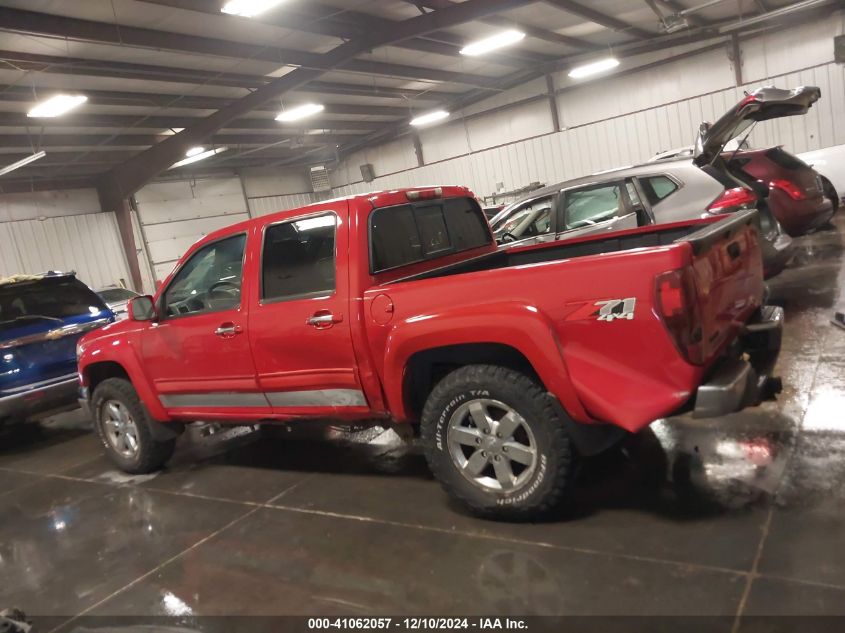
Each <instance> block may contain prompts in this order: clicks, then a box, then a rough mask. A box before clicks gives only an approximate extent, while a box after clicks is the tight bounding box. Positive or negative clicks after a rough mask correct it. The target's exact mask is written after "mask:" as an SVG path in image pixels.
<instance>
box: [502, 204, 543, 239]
mask: <svg viewBox="0 0 845 633" xmlns="http://www.w3.org/2000/svg"><path fill="white" fill-rule="evenodd" d="M551 214H552V197H551V196H550V197H547V198H540V199H539V200H532V201H531V202H526V203H525V205H523V206H522V207H519V208H517V209H516V210H515V211H514V212H513V213H511V214H510V215H509V216H508V217H507V218H505V219H504V220H501V221H499V222H498V223H497V224H496V226H495V227H494V234H495V236H496V239H497V240H498V239H501V238H502V237H504V236H505V234H508V233H509V234H510V235H512V236H513V237H515V238H516V239H518V240H520V239H523V238H528V237H536V236H537V235H543V234H545V233H548V232H549V231H550V230H551Z"/></svg>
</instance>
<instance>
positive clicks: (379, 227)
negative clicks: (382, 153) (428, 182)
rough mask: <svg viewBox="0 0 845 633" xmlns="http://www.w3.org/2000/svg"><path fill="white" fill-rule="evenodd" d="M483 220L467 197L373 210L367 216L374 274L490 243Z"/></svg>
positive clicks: (477, 207)
mask: <svg viewBox="0 0 845 633" xmlns="http://www.w3.org/2000/svg"><path fill="white" fill-rule="evenodd" d="M488 231H489V229H488V228H487V221H486V220H485V219H484V215H483V213H482V211H481V208H480V207H479V206H478V204H477V203H476V202H475V201H474V200H471V199H470V198H449V199H447V200H438V201H436V202H429V201H426V202H420V203H417V204H405V205H399V206H395V207H385V208H382V209H376V210H375V211H373V213H372V215H371V216H370V240H371V243H370V250H371V257H372V270H373V272H374V273H376V272H381V271H384V270H389V269H391V268H396V267H397V266H404V265H405V264H411V263H414V262H418V261H422V260H424V259H427V258H429V257H437V256H439V255H444V254H446V253H453V252H458V251H463V250H467V249H470V248H477V247H479V246H484V245H485V244H489V243H490V234H489V232H488Z"/></svg>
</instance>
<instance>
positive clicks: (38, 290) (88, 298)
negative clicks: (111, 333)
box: [0, 276, 105, 331]
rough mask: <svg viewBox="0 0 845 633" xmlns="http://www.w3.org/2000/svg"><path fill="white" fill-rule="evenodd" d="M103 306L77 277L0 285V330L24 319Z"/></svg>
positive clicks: (49, 317)
mask: <svg viewBox="0 0 845 633" xmlns="http://www.w3.org/2000/svg"><path fill="white" fill-rule="evenodd" d="M103 309H105V305H103V302H102V300H101V299H100V298H99V297H98V296H97V295H95V294H94V293H93V292H92V291H91V290H90V289H89V288H88V286H86V285H85V284H84V283H82V282H81V281H79V280H78V279H76V278H75V277H69V276H68V277H54V278H49V277H45V278H43V279H35V280H32V281H23V282H19V283H10V284H3V285H0V331H2V330H8V329H12V328H16V327H20V326H21V324H22V323H26V324H29V323H37V322H38V321H53V320H55V319H63V318H65V317H71V316H79V315H81V314H97V313H98V312H99V311H100V310H103Z"/></svg>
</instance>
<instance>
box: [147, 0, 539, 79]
mask: <svg viewBox="0 0 845 633" xmlns="http://www.w3.org/2000/svg"><path fill="white" fill-rule="evenodd" d="M142 1H143V2H147V3H149V4H156V5H160V6H164V7H170V8H174V9H182V10H184V11H193V12H195V13H204V14H207V15H214V16H219V17H220V18H221V19H244V18H238V17H237V16H228V15H225V14H221V13H220V9H221V7H222V6H223V0H213V1H211V2H209V0H142ZM260 20H261V22H262V23H264V24H270V25H273V26H279V27H282V28H286V29H292V30H297V31H305V32H307V33H315V34H318V35H325V36H328V37H336V38H339V39H342V40H349V39H352V38H355V37H361V36H363V35H366V33H367V31H368V30H370V29H372V28H374V27H375V28H390V25H391V24H394V21H393V20H388V19H387V18H383V17H381V16H378V15H373V14H368V13H362V12H358V11H351V10H341V11H339V10H338V9H337V8H336V7H330V6H326V5H321V4H319V3H316V2H309V3H307V4H304V3H300V4H298V5H297V4H294V5H293V6H289V7H285V8H284V10H283V11H281V12H275V11H270V12H268V13H267V14H265V15H262V16H261V18H260ZM449 37H450V36H449V34H443V37H438V34H437V33H434V34H432V35H431V36H429V37H415V38H411V39H409V40H406V41H404V42H397V43H396V44H395V46H396V47H398V48H404V49H406V50H412V51H419V52H423V53H434V54H436V55H444V56H447V57H455V58H460V57H461V54H460V48H461V46H460V43H459V42H454V41H452V42H449V41H448V39H445V38H449ZM552 59H553V58H552V57H549V56H546V55H540V54H537V53H531V52H527V51H526V52H523V53H520V54H504V53H503V54H491V55H490V56H489V57H488V61H490V62H491V63H495V64H500V65H503V66H512V67H516V68H523V67H525V66H526V65H528V64H531V63H536V62H540V63H544V62H548V61H551V60H552Z"/></svg>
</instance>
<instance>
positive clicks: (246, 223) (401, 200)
mask: <svg viewBox="0 0 845 633" xmlns="http://www.w3.org/2000/svg"><path fill="white" fill-rule="evenodd" d="M436 189H439V190H440V193H439V194H437V195H435V196H434V197H436V198H456V197H466V196H469V197H472V198H475V194H474V193H473V192H472V191H470V190H469V188H468V187H463V186H459V185H446V186H440V185H431V186H427V187H403V188H401V189H389V190H382V191H371V192H369V193H356V194H350V195H348V196H340V197H338V198H330V199H329V200H321V201H319V202H313V203H311V204H308V205H305V206H302V207H294V208H292V209H284V210H282V211H276V212H275V213H270V214H267V215H262V216H260V217H257V218H250V219H249V220H243V221H241V222H238V223H237V224H230V225H229V226H226V227H223V228H222V229H217V230H216V231H213V232H211V233H209V234H208V235H204V236H203V237H201V238H200V239H199V240H197V241H196V242H195V243H194V244H193V245H192V246H191V249H193V248H195V247H196V246H197V245H199V244H204V243H206V242H212V241H214V240H216V239H219V238H221V237H224V236H226V235H232V234H234V233H239V232H241V231H245V230H246V229H248V228H249V227H250V226H253V225H254V224H259V223H260V224H267V223H269V222H274V221H276V220H284V219H286V218H289V217H295V216H298V215H303V214H307V213H308V212H309V211H310V210H312V209H313V210H314V211H321V210H323V209H325V208H326V205H331V204H333V203H337V202H349V201H352V200H367V201H368V202H369V203H370V205H371V207H370V209H368V211H367V212H368V213H369V211H371V210H372V209H378V208H381V207H390V206H394V205H399V204H407V203H408V202H410V199H409V198H408V195H407V194H408V192H410V191H420V192H422V191H432V192H433V191H434V190H436Z"/></svg>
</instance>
